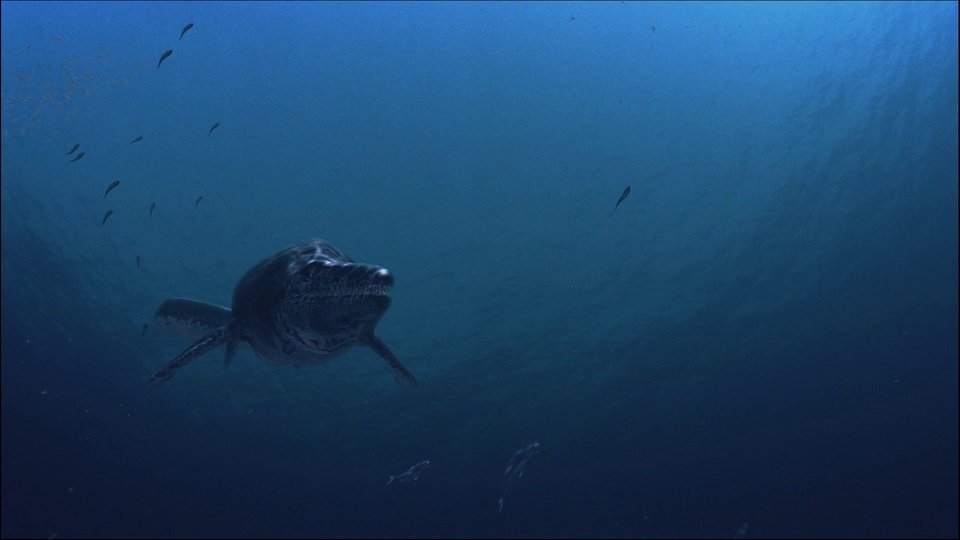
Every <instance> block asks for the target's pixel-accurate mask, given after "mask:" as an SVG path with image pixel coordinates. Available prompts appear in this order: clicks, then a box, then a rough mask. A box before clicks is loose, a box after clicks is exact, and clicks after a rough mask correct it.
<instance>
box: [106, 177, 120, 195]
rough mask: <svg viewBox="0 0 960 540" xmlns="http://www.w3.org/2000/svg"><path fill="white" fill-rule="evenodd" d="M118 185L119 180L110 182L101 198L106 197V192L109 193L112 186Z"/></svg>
mask: <svg viewBox="0 0 960 540" xmlns="http://www.w3.org/2000/svg"><path fill="white" fill-rule="evenodd" d="M119 185H120V181H119V180H114V181H113V182H110V185H109V186H107V191H106V193H104V194H103V198H104V199H106V198H107V193H110V190H112V189H113V188H115V187H117V186H119Z"/></svg>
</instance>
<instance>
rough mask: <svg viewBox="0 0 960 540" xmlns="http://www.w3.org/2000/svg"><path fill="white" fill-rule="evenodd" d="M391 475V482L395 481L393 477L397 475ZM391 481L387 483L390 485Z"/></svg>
mask: <svg viewBox="0 0 960 540" xmlns="http://www.w3.org/2000/svg"><path fill="white" fill-rule="evenodd" d="M389 476H390V482H393V479H394V478H396V477H395V476H394V475H392V474H391V475H389ZM390 482H387V485H388V486H389V485H390Z"/></svg>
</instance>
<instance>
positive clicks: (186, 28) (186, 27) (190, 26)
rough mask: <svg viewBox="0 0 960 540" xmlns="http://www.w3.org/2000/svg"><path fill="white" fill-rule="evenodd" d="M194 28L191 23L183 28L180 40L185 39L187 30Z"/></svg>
mask: <svg viewBox="0 0 960 540" xmlns="http://www.w3.org/2000/svg"><path fill="white" fill-rule="evenodd" d="M191 28H193V23H190V24H188V25H186V26H184V27H183V32H180V39H183V35H184V34H186V33H187V30H189V29H191Z"/></svg>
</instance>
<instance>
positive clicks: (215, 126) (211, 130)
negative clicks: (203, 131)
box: [207, 122, 220, 135]
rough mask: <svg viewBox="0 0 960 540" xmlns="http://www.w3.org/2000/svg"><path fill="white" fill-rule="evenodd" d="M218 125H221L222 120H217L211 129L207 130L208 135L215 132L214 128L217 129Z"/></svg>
mask: <svg viewBox="0 0 960 540" xmlns="http://www.w3.org/2000/svg"><path fill="white" fill-rule="evenodd" d="M218 127H220V122H215V123H214V124H213V125H212V126H210V131H209V132H207V135H209V134H211V133H213V130H215V129H217V128H218Z"/></svg>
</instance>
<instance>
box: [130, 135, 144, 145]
mask: <svg viewBox="0 0 960 540" xmlns="http://www.w3.org/2000/svg"><path fill="white" fill-rule="evenodd" d="M142 140H143V135H140V136H139V137H137V138H136V139H134V140H132V141H130V142H129V143H127V146H130V145H131V144H133V143H135V142H140V141H142Z"/></svg>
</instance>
